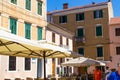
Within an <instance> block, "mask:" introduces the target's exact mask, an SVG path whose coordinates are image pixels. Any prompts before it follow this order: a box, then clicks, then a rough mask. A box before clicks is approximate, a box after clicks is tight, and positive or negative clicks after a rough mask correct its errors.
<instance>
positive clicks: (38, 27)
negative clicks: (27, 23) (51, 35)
mask: <svg viewBox="0 0 120 80" xmlns="http://www.w3.org/2000/svg"><path fill="white" fill-rule="evenodd" d="M39 29H41V31H42V30H43V28H42V27H40V26H37V40H42V37H43V36H42V34H41V39H39V34H38V33H39ZM42 32H43V31H42ZM42 32H41V33H42Z"/></svg>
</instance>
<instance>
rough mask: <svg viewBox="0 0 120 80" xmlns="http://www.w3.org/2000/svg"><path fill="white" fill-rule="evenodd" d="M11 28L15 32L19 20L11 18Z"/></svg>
mask: <svg viewBox="0 0 120 80" xmlns="http://www.w3.org/2000/svg"><path fill="white" fill-rule="evenodd" d="M10 30H11V33H13V34H16V32H17V20H16V19H14V18H10Z"/></svg>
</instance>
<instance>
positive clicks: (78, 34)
mask: <svg viewBox="0 0 120 80" xmlns="http://www.w3.org/2000/svg"><path fill="white" fill-rule="evenodd" d="M83 33H84V32H83V29H82V28H80V29H78V31H77V36H78V37H83V36H84V34H83Z"/></svg>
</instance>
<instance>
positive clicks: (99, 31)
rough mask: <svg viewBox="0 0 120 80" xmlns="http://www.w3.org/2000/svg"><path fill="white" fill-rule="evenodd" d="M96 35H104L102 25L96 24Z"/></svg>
mask: <svg viewBox="0 0 120 80" xmlns="http://www.w3.org/2000/svg"><path fill="white" fill-rule="evenodd" d="M96 36H102V26H96Z"/></svg>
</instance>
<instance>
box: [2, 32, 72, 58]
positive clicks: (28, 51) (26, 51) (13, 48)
mask: <svg viewBox="0 0 120 80" xmlns="http://www.w3.org/2000/svg"><path fill="white" fill-rule="evenodd" d="M43 51H45V52H46V57H47V58H51V57H53V58H54V57H70V56H71V52H69V51H68V50H67V49H64V48H61V47H59V46H55V45H52V44H47V43H44V44H42V43H38V42H37V41H31V40H28V39H25V38H23V37H20V36H16V35H14V34H11V33H8V32H5V31H3V30H0V54H1V55H10V56H20V57H30V58H31V57H33V58H43V54H42V53H43ZM53 54H54V55H53Z"/></svg>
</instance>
